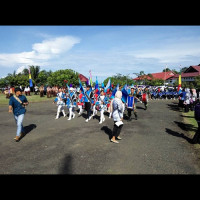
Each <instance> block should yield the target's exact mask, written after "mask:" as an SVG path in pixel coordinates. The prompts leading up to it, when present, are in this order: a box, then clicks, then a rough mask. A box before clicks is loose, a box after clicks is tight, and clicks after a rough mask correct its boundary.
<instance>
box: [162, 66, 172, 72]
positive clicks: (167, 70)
mask: <svg viewBox="0 0 200 200" xmlns="http://www.w3.org/2000/svg"><path fill="white" fill-rule="evenodd" d="M170 71H171V69H169V68H168V67H167V68H166V69H163V72H170Z"/></svg>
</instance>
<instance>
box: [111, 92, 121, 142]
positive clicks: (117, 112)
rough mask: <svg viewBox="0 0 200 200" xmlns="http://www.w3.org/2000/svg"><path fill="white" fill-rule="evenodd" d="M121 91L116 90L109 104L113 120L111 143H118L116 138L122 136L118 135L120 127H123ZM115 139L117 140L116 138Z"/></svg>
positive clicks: (119, 138)
mask: <svg viewBox="0 0 200 200" xmlns="http://www.w3.org/2000/svg"><path fill="white" fill-rule="evenodd" d="M121 99H122V92H121V91H120V90H118V91H117V92H116V93H115V98H114V99H113V102H112V104H111V106H112V108H111V110H112V111H113V113H112V117H113V120H114V127H113V132H112V138H111V140H110V141H111V142H113V143H119V142H118V141H117V140H121V139H122V138H121V137H119V135H120V132H121V129H122V127H123V122H122V121H123V103H122V100H121ZM116 139H117V140H116Z"/></svg>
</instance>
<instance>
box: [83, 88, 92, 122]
mask: <svg viewBox="0 0 200 200" xmlns="http://www.w3.org/2000/svg"><path fill="white" fill-rule="evenodd" d="M92 97H93V92H92V88H91V86H90V85H87V87H86V92H85V99H84V102H85V110H86V111H87V119H86V120H85V122H88V120H90V119H91V118H92V116H91V104H92V100H91V98H92Z"/></svg>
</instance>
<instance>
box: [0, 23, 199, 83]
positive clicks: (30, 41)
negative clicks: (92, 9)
mask: <svg viewBox="0 0 200 200" xmlns="http://www.w3.org/2000/svg"><path fill="white" fill-rule="evenodd" d="M198 64H200V26H134V25H132V26H126V25H124V26H109V25H107V26H100V25H99V26H82V25H81V26H0V77H5V76H6V75H7V74H8V73H13V72H14V70H16V71H17V73H18V72H20V71H21V70H22V69H24V68H28V66H30V65H38V66H40V69H41V70H43V69H44V70H47V71H49V70H52V71H56V70H59V69H73V70H75V71H77V72H79V73H81V74H84V75H85V76H87V77H89V70H91V71H92V76H93V81H95V80H96V76H97V78H98V80H99V81H100V82H102V81H103V80H104V79H106V78H107V77H109V76H113V75H116V74H117V73H120V74H122V75H129V76H130V77H135V75H134V74H133V73H139V72H140V71H144V72H145V73H155V72H161V71H162V70H163V69H164V68H165V67H166V66H167V67H168V68H170V69H176V70H179V68H180V66H181V67H189V66H190V65H198Z"/></svg>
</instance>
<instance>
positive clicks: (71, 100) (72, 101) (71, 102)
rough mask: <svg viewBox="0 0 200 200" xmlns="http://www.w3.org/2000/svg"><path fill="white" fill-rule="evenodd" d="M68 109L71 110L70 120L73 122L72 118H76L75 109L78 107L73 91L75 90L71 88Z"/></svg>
mask: <svg viewBox="0 0 200 200" xmlns="http://www.w3.org/2000/svg"><path fill="white" fill-rule="evenodd" d="M67 107H68V108H69V118H68V120H71V118H72V117H73V118H75V116H76V115H75V113H74V108H75V107H76V94H75V93H74V91H73V88H72V87H70V88H69V94H68V96H67Z"/></svg>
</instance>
